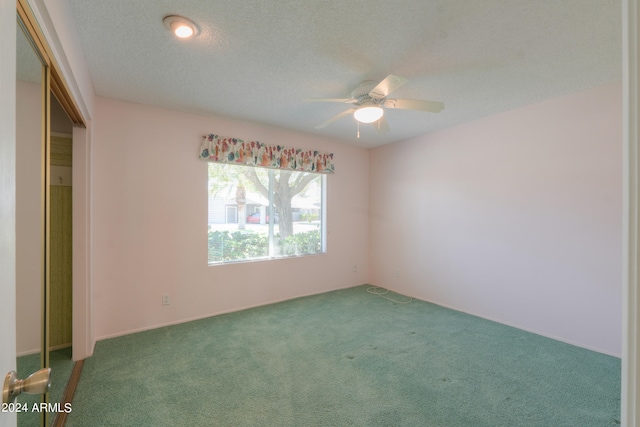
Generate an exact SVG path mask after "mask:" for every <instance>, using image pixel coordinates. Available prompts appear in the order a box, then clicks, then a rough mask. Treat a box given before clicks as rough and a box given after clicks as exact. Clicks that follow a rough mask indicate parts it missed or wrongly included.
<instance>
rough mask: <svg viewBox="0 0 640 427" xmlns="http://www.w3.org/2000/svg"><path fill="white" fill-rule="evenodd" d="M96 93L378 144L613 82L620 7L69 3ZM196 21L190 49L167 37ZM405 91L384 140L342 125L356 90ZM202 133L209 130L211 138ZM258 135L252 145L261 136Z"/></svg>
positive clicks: (359, 0) (327, 0) (474, 0)
mask: <svg viewBox="0 0 640 427" xmlns="http://www.w3.org/2000/svg"><path fill="white" fill-rule="evenodd" d="M68 1H69V3H70V5H71V10H72V12H73V18H74V20H75V22H76V25H77V30H78V33H79V36H80V39H81V43H82V47H83V50H84V55H85V57H86V60H87V63H88V65H89V70H90V73H91V77H92V79H93V82H94V86H95V90H96V93H97V94H98V95H100V96H105V97H111V98H117V99H122V100H127V101H132V102H137V103H143V104H149V105H155V106H160V107H166V108H171V109H176V110H180V111H186V112H192V113H199V114H219V115H223V116H227V117H234V118H238V119H243V120H249V121H252V122H258V123H264V124H268V125H272V126H278V127H283V128H289V129H295V130H298V131H302V132H307V133H316V134H321V135H326V136H330V137H333V138H338V139H341V140H344V141H346V142H348V143H351V144H355V145H359V146H363V147H374V146H378V145H381V144H386V143H390V142H394V141H398V140H403V139H406V138H410V137H413V136H417V135H420V134H424V133H427V132H432V131H434V130H437V129H441V128H444V127H449V126H452V125H455V124H458V123H462V122H466V121H470V120H473V119H477V118H480V117H484V116H487V115H490V114H494V113H497V112H500V111H505V110H509V109H512V108H516V107H519V106H522V105H527V104H531V103H534V102H538V101H541V100H543V99H547V98H552V97H556V96H561V95H564V94H568V93H572V92H577V91H580V90H584V89H587V88H591V87H595V86H598V85H601V84H605V83H608V82H612V81H615V80H619V79H621V77H622V71H621V70H622V63H621V51H622V48H621V40H622V36H621V25H622V24H621V14H622V12H621V4H620V0H534V1H532V0H395V1H388V0H380V1H378V0H343V1H336V0H272V1H265V0H243V1H238V0H182V1H176V0H135V1H132V0H101V1H98V0H91V1H88V0H68ZM170 14H177V15H182V16H186V17H188V18H190V19H192V20H193V21H195V22H196V23H197V24H198V26H199V27H200V29H201V32H200V34H199V35H198V37H197V38H195V39H192V40H190V41H182V40H177V39H175V38H174V37H173V36H172V35H171V34H170V33H169V32H168V30H167V29H166V28H165V27H164V26H163V24H162V19H163V17H165V16H166V15H170ZM389 74H396V75H400V76H403V77H406V78H407V79H408V80H409V82H408V83H407V84H405V85H404V86H402V87H401V88H399V89H398V90H396V91H395V92H394V93H393V97H397V98H413V99H428V100H436V101H442V102H444V103H445V109H444V111H442V112H440V113H437V114H434V113H426V112H418V111H406V110H386V113H385V116H386V118H387V121H388V123H389V126H390V128H391V130H390V131H389V132H388V133H386V134H379V133H378V132H376V131H375V130H374V127H373V126H372V125H361V137H360V139H357V138H356V123H355V121H354V119H353V118H352V117H346V118H343V119H341V120H339V121H336V122H334V123H333V124H332V125H330V126H328V127H326V128H324V129H322V130H317V129H315V126H316V125H318V124H320V123H322V122H324V121H325V120H327V119H328V118H330V117H332V116H334V115H336V114H338V113H340V112H341V111H343V110H345V109H347V108H349V107H350V106H348V105H344V104H339V103H337V104H333V103H306V102H303V100H304V99H305V98H313V97H331V98H343V97H348V96H349V95H350V92H351V91H352V90H353V89H354V88H355V87H356V86H357V85H358V84H359V83H360V82H361V81H363V80H368V79H371V80H376V81H379V80H382V79H383V78H384V77H386V76H387V75H389ZM206 131H211V132H215V131H216V130H215V129H207V130H206ZM259 137H260V136H259V135H256V138H258V139H259Z"/></svg>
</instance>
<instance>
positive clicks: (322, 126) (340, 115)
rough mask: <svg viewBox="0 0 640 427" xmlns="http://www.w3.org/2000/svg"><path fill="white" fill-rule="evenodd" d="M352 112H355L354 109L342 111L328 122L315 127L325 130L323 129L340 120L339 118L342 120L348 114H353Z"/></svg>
mask: <svg viewBox="0 0 640 427" xmlns="http://www.w3.org/2000/svg"><path fill="white" fill-rule="evenodd" d="M354 111H356V109H355V108H349V109H348V110H345V111H343V112H342V113H340V114H338V115H336V116H333V117H331V118H330V119H329V120H327V121H326V122H324V123H320V124H319V125H318V126H316V129H322V128H325V127H327V126H329V125H330V124H331V123H333V122H335V121H336V120H338V119H341V118H343V117H345V116H348V115H349V114H353V112H354Z"/></svg>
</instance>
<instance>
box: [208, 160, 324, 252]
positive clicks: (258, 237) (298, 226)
mask: <svg viewBox="0 0 640 427" xmlns="http://www.w3.org/2000/svg"><path fill="white" fill-rule="evenodd" d="M323 179H324V178H323V176H322V175H321V174H313V173H307V172H293V171H286V170H272V169H265V168H254V167H250V166H237V165H230V164H224V163H209V215H208V224H209V263H221V262H234V261H246V260H255V259H268V258H277V257H283V256H298V255H307V254H317V253H322V252H324V248H323V245H322V242H323V233H324V227H323V224H322V217H323V215H322V214H323V208H324V200H323V192H322V185H323Z"/></svg>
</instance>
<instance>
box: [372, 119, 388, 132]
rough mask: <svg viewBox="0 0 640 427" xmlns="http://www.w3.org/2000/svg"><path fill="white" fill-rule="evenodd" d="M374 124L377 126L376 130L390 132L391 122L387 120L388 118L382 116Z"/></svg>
mask: <svg viewBox="0 0 640 427" xmlns="http://www.w3.org/2000/svg"><path fill="white" fill-rule="evenodd" d="M373 125H374V126H375V127H376V131H378V133H387V132H389V122H387V119H385V118H384V116H382V117H380V119H379V120H378V121H377V122H375V123H374V124H373Z"/></svg>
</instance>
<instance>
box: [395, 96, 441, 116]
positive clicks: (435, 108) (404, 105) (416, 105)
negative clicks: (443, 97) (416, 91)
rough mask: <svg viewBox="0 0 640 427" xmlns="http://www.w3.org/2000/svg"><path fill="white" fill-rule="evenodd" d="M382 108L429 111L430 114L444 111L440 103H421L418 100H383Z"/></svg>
mask: <svg viewBox="0 0 640 427" xmlns="http://www.w3.org/2000/svg"><path fill="white" fill-rule="evenodd" d="M384 106H385V107H387V108H398V109H400V110H419V111H429V112H431V113H439V112H440V111H442V110H443V109H444V104H443V103H442V102H438V101H422V100H419V99H385V101H384Z"/></svg>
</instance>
